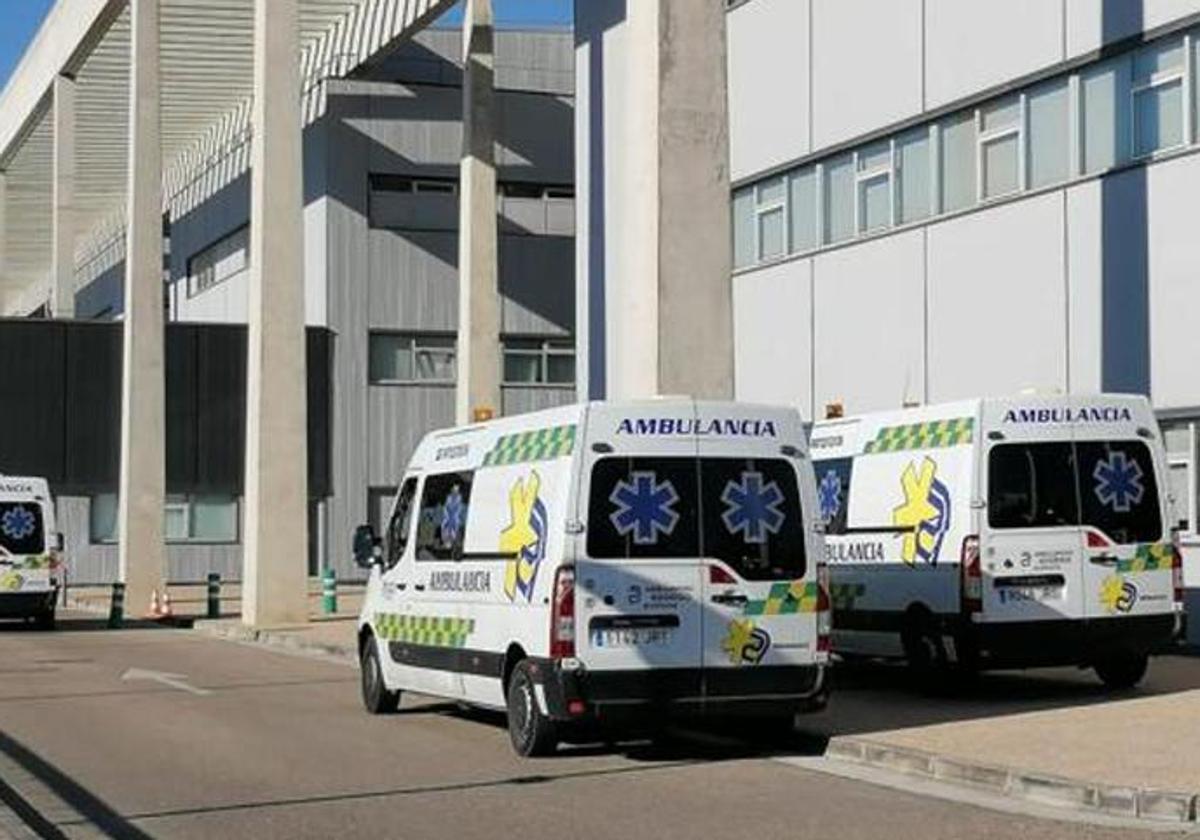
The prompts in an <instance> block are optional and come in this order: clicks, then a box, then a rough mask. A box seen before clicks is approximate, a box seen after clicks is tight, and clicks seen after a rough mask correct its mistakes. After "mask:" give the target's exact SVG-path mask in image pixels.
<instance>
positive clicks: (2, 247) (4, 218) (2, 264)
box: [0, 169, 8, 312]
mask: <svg viewBox="0 0 1200 840" xmlns="http://www.w3.org/2000/svg"><path fill="white" fill-rule="evenodd" d="M7 224H8V173H6V172H5V171H4V170H3V169H0V289H2V288H4V276H5V271H6V269H7V266H8V227H7ZM6 303H7V302H6V301H5V300H4V299H3V295H0V312H3V311H4V309H3V306H4V305H5V304H6Z"/></svg>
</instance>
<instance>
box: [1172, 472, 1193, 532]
mask: <svg viewBox="0 0 1200 840" xmlns="http://www.w3.org/2000/svg"><path fill="white" fill-rule="evenodd" d="M1191 473H1192V471H1191V470H1190V469H1189V467H1188V462H1187V461H1173V462H1172V463H1171V496H1172V497H1173V498H1174V500H1175V502H1174V505H1173V508H1172V514H1171V523H1172V527H1175V528H1178V529H1179V530H1180V531H1190V530H1191V524H1192V523H1191V499H1192V492H1191V486H1192V485H1191Z"/></svg>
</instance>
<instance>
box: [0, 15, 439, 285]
mask: <svg viewBox="0 0 1200 840" xmlns="http://www.w3.org/2000/svg"><path fill="white" fill-rule="evenodd" d="M159 2H160V19H159V29H160V38H161V42H160V57H161V59H160V60H161V64H160V73H161V80H162V93H161V132H162V152H163V165H164V204H165V203H166V201H167V200H169V198H170V197H171V195H172V194H173V191H176V190H179V189H182V188H183V187H184V185H186V184H187V182H188V181H189V179H190V178H191V177H192V174H193V171H194V170H196V169H197V168H202V167H203V166H205V165H206V163H207V158H208V157H211V156H212V155H213V154H214V146H219V145H220V144H221V143H222V142H224V141H226V140H227V139H228V136H229V135H231V134H239V133H240V134H243V135H244V134H246V133H247V132H248V130H249V113H250V109H249V102H250V99H251V95H252V87H253V70H254V67H253V40H254V0H159ZM297 3H298V6H299V17H300V43H301V54H300V56H298V57H297V60H298V68H299V72H301V73H302V80H301V89H302V90H303V91H305V99H306V102H305V119H306V121H311V120H312V119H314V118H315V117H316V116H318V115H319V113H321V112H322V111H323V102H322V97H321V90H320V88H321V87H322V86H321V84H320V82H321V81H322V80H324V79H326V78H330V77H335V76H341V75H345V74H346V73H348V72H350V71H351V70H352V69H354V68H355V67H356V66H358V65H359V64H361V63H362V62H364V61H366V60H367V59H369V58H370V57H371V56H373V55H374V54H375V53H377V52H379V51H380V50H382V49H384V48H386V47H389V46H390V45H392V44H393V43H394V42H395V41H397V40H398V39H402V38H406V37H409V36H411V35H412V34H413V33H415V32H417V31H419V30H420V29H422V28H423V27H424V26H426V25H427V24H428V23H429V22H430V21H432V20H433V19H434V18H435V17H436V16H437V15H439V14H441V13H442V12H444V11H445V10H446V9H447V8H449V7H450V6H451V5H453V0H297ZM129 44H130V32H129V8H128V0H58V2H57V3H56V5H55V6H54V8H53V9H52V10H51V12H50V14H49V15H47V18H46V21H45V22H44V23H43V25H42V28H41V30H40V31H39V33H38V35H37V36H36V37H35V39H34V40H33V42H32V43H31V44H30V46H29V48H28V49H27V50H26V53H25V55H24V57H23V58H22V60H21V63H20V64H19V65H18V67H17V69H16V71H15V72H14V74H13V77H12V78H11V79H10V80H9V83H8V86H7V87H6V88H5V89H4V91H3V94H0V170H2V171H4V172H5V174H6V179H5V180H6V198H5V202H6V212H5V213H3V214H0V218H2V219H4V227H3V229H0V304H3V306H0V309H3V308H7V306H8V304H7V303H6V299H10V298H12V297H13V296H16V295H20V294H22V293H24V292H27V291H28V290H30V289H31V288H35V289H36V287H39V286H44V285H46V283H47V280H48V275H49V272H50V230H51V179H52V148H53V136H52V135H53V129H52V120H51V114H50V109H51V106H52V101H51V100H52V90H53V81H54V78H55V76H56V75H59V74H63V75H67V76H70V77H73V78H75V80H76V83H77V88H76V126H75V137H76V147H75V148H76V181H75V204H74V206H75V220H74V233H75V246H76V248H75V251H76V263H77V264H78V263H79V262H80V259H81V257H85V256H86V255H87V254H88V252H89V250H92V249H94V248H96V247H98V246H99V245H100V244H102V242H103V241H105V240H107V239H111V238H112V236H113V235H114V234H116V233H118V232H119V231H120V230H121V229H122V227H123V214H124V203H125V182H126V178H127V169H128V112H129V61H130V56H129Z"/></svg>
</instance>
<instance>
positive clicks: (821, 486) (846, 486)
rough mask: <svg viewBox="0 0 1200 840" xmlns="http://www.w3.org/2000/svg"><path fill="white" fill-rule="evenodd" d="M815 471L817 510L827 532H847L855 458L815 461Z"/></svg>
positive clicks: (835, 533)
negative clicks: (847, 512) (847, 513)
mask: <svg viewBox="0 0 1200 840" xmlns="http://www.w3.org/2000/svg"><path fill="white" fill-rule="evenodd" d="M813 472H814V473H815V474H816V477H817V510H818V512H819V514H820V517H821V521H822V522H823V523H824V524H825V533H826V534H834V535H837V534H844V533H846V520H847V515H846V511H847V509H848V508H849V507H850V476H851V474H852V473H853V472H854V459H853V458H830V459H829V460H826V461H815V462H814V463H813Z"/></svg>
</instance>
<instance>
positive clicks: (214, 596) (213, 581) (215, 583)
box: [208, 572, 221, 618]
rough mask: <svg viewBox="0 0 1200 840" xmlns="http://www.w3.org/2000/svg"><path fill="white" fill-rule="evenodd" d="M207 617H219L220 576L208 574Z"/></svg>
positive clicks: (214, 573) (212, 573)
mask: <svg viewBox="0 0 1200 840" xmlns="http://www.w3.org/2000/svg"><path fill="white" fill-rule="evenodd" d="M208 617H209V618H220V617H221V575H220V574H219V573H217V572H209V573H208Z"/></svg>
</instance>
